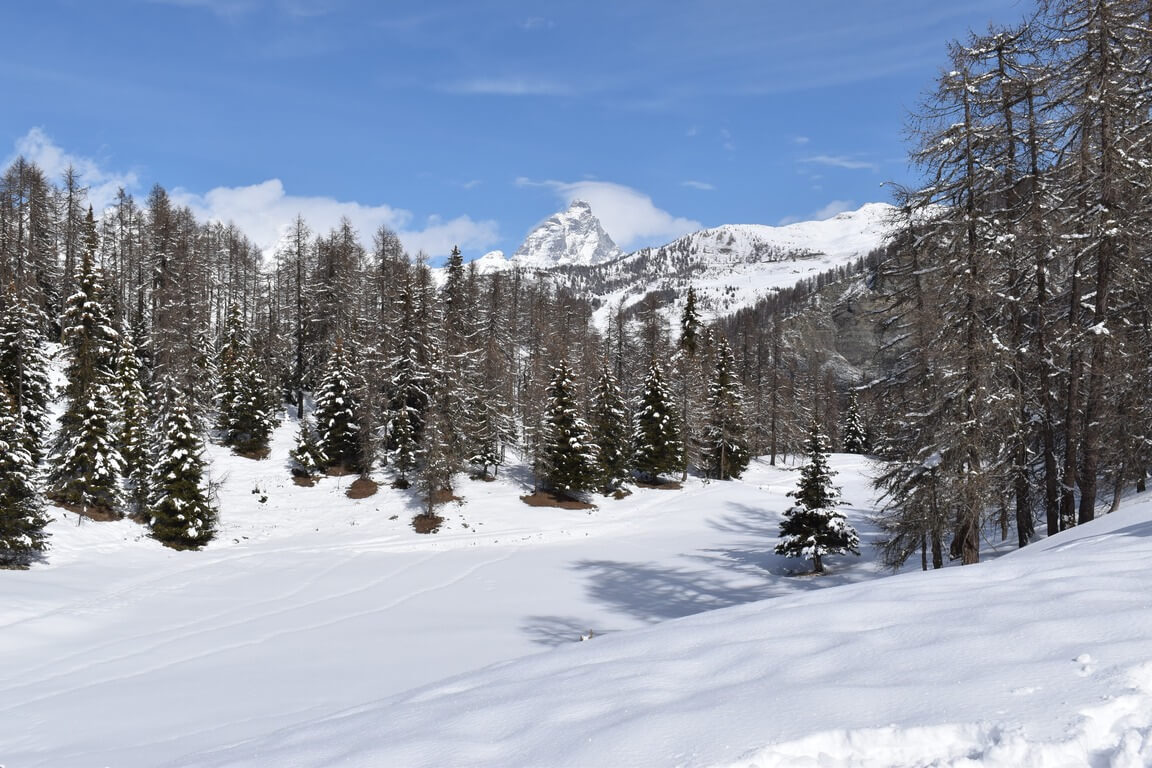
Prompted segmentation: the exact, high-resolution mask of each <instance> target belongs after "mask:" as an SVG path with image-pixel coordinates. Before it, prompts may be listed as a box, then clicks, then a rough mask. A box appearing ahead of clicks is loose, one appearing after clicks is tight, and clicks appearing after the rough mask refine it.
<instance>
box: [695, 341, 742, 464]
mask: <svg viewBox="0 0 1152 768" xmlns="http://www.w3.org/2000/svg"><path fill="white" fill-rule="evenodd" d="M734 369H735V361H734V360H733V358H732V350H731V348H729V346H728V342H727V341H725V340H724V339H723V338H721V339H720V342H719V344H718V345H717V348H716V369H715V372H714V374H713V377H712V383H711V384H710V385H709V387H708V422H707V424H706V425H705V427H704V434H703V436H702V439H701V452H700V456H701V463H702V465H703V470H704V473H705V475H707V476H708V477H713V478H716V479H718V480H730V479H732V478H734V477H740V475H742V474H743V473H744V469H745V468H746V467H747V466H748V461H749V460H750V459H751V452H750V451H749V450H748V442H747V438H746V432H747V428H746V426H745V422H744V398H743V396H742V394H741V392H740V383H739V382H738V381H737V380H736V375H735V370H734Z"/></svg>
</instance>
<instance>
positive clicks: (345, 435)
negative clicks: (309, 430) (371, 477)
mask: <svg viewBox="0 0 1152 768" xmlns="http://www.w3.org/2000/svg"><path fill="white" fill-rule="evenodd" d="M353 391H354V387H353V372H352V368H351V366H350V365H349V364H348V358H347V356H346V355H345V353H344V345H343V344H342V343H341V342H339V341H338V342H337V343H336V348H335V349H334V350H332V354H331V356H330V357H329V359H328V368H327V370H326V371H325V373H324V378H323V379H322V380H321V381H320V387H319V389H318V390H317V391H316V410H315V417H316V437H317V445H318V446H319V448H320V451H321V452H322V453H323V455H324V458H325V461H326V467H325V468H326V469H342V470H344V471H348V472H359V471H360V470H361V468H362V466H363V464H364V456H363V453H362V450H361V444H360V426H359V423H358V412H359V409H360V405H359V402H358V401H357V400H356V396H355V395H354V394H353Z"/></svg>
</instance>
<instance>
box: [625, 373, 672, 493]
mask: <svg viewBox="0 0 1152 768" xmlns="http://www.w3.org/2000/svg"><path fill="white" fill-rule="evenodd" d="M632 445H633V450H634V454H633V467H635V469H636V471H638V472H640V473H641V474H642V475H644V476H645V477H647V478H648V479H649V480H655V479H656V477H657V476H658V475H661V474H666V473H672V472H678V471H680V470H681V469H682V468H683V461H684V444H683V440H682V439H681V436H680V419H679V415H678V413H677V407H676V403H675V402H674V401H673V399H672V395H671V393H670V392H669V391H668V388H667V386H665V384H664V370H663V369H662V368H661V367H660V364H659V363H653V364H652V366H651V367H650V368H649V369H648V375H647V376H646V377H645V378H644V389H643V390H642V391H641V393H640V401H639V403H638V404H637V408H636V415H635V417H634V425H633V430H632Z"/></svg>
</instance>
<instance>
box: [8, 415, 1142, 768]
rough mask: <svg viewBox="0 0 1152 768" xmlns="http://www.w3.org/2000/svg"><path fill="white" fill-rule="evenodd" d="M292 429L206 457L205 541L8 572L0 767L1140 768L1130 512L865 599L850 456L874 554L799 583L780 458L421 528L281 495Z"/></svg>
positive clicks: (469, 494) (69, 546)
mask: <svg viewBox="0 0 1152 768" xmlns="http://www.w3.org/2000/svg"><path fill="white" fill-rule="evenodd" d="M292 433H293V425H292V424H291V423H290V422H289V423H286V424H285V426H284V427H282V428H281V429H280V430H279V431H278V432H277V434H276V444H275V446H274V451H273V457H274V458H273V459H270V460H266V461H263V462H253V461H248V460H244V459H239V458H235V457H231V456H227V455H226V454H225V453H224V452H222V451H221V450H220V449H217V448H213V449H212V452H213V456H214V459H215V462H214V475H215V477H216V479H219V480H223V483H224V484H223V488H222V491H221V499H222V505H223V510H222V529H221V532H220V536H219V539H218V540H217V541H216V542H215V543H214V544H213V545H212V546H211V547H209V548H208V549H207V550H205V551H203V552H173V551H169V550H166V549H164V548H162V547H160V546H159V545H157V544H156V543H155V542H153V541H151V540H149V539H147V538H145V537H144V536H143V535H142V530H141V529H140V528H139V527H137V526H135V525H133V524H131V523H128V522H122V523H105V524H98V523H93V522H90V521H85V522H83V523H82V524H80V525H77V520H76V518H75V516H72V515H67V516H65V515H64V514H63V513H61V512H59V511H57V512H56V516H57V518H58V519H57V522H56V523H54V524H53V526H52V533H53V540H52V543H53V550H52V551H51V553H50V555H49V560H48V562H47V563H46V564H42V565H39V566H37V567H35V568H34V569H32V570H30V571H26V572H0V590H2V594H3V595H4V599H3V600H2V601H0V765H4V766H6V768H28V767H31V766H51V767H52V768H68V767H69V766H86V767H87V766H110V767H112V768H132V767H133V766H141V767H142V766H149V767H151V766H158V765H167V764H173V765H184V766H214V765H219V766H224V765H228V766H239V765H243V766H276V768H287V767H289V766H415V765H429V766H431V765H436V766H448V765H493V766H497V765H499V766H510V765H579V766H586V765H661V766H663V765H748V766H751V765H757V766H761V768H764V766H776V765H781V766H783V765H789V766H791V765H811V766H850V765H851V766H871V765H876V766H881V765H884V766H888V765H907V766H913V765H955V766H962V765H997V766H999V765H1003V766H1009V765H1011V766H1023V765H1036V766H1055V765H1101V766H1105V765H1113V766H1125V767H1126V766H1135V765H1143V764H1146V763H1147V762H1148V761H1150V760H1152V735H1150V730H1149V726H1150V724H1152V522H1150V519H1152V507H1150V506H1149V504H1148V503H1147V502H1143V501H1141V502H1138V503H1132V504H1129V505H1127V506H1126V507H1125V508H1124V509H1122V510H1121V512H1119V513H1117V514H1115V515H1112V516H1109V517H1108V518H1106V519H1104V520H1102V521H1099V522H1097V523H1095V524H1093V525H1091V526H1086V527H1084V528H1082V529H1077V530H1075V531H1071V532H1069V533H1067V534H1063V535H1061V536H1058V537H1054V538H1052V539H1050V540H1048V541H1045V542H1043V543H1041V544H1038V545H1035V546H1033V547H1031V548H1029V549H1028V550H1026V551H1024V552H1022V553H1019V554H1012V555H1010V556H1008V557H1003V558H1001V559H999V560H998V561H996V562H993V563H989V564H985V565H981V566H978V567H974V568H964V569H959V568H955V569H948V570H946V571H944V572H939V573H929V574H918V573H909V574H904V575H900V576H896V577H892V578H884V579H881V580H876V577H879V576H883V575H884V572H883V571H882V570H881V569H880V568H879V566H878V565H877V564H876V563H875V562H874V560H873V559H872V554H873V553H872V551H871V550H870V548H868V546H867V542H868V541H870V540H871V539H872V538H873V537H874V535H875V534H874V531H873V530H872V529H871V528H870V527H869V526H868V525H867V522H866V517H867V514H868V513H869V511H870V509H871V504H872V501H871V493H870V491H869V490H868V483H867V479H866V477H865V472H866V470H867V466H866V460H863V459H860V458H859V457H852V456H837V457H834V461H833V465H834V466H835V467H836V468H837V469H838V470H839V471H840V473H841V474H840V476H839V478H838V479H839V480H840V481H842V482H841V484H842V485H843V487H844V495H845V499H846V500H847V501H848V502H849V505H848V506H847V507H846V508H845V511H846V514H847V516H848V518H849V520H850V521H852V522H853V523H854V524H856V525H857V526H858V527H859V528H860V530H861V533H862V539H863V541H864V544H865V546H864V550H863V551H864V556H863V557H861V558H853V557H833V558H830V560H829V567H830V568H831V570H832V573H831V574H829V575H827V576H822V577H818V578H815V577H811V576H803V575H800V576H797V575H794V574H795V572H796V571H797V570H800V569H803V568H804V567H805V566H804V564H803V563H801V562H799V561H794V560H786V559H784V558H780V557H777V556H775V555H772V554H771V550H772V546H773V545H774V543H775V536H776V532H777V526H778V522H779V518H780V513H781V512H782V511H783V510H784V509H785V508H786V507H787V506H788V502H789V500H788V499H787V498H786V497H785V493H786V492H787V491H788V490H790V489H791V488H792V487H793V486H794V483H795V478H796V472H795V471H794V470H793V469H792V468H791V467H788V468H772V467H768V466H766V465H765V464H764V463H759V462H758V463H755V464H754V465H753V467H752V468H751V469H750V471H749V472H748V474H747V475H746V477H745V479H744V480H743V481H738V482H732V483H715V482H714V483H708V484H704V483H702V482H700V481H698V480H690V481H689V482H688V483H687V484H686V486H685V488H684V489H683V490H678V491H676V490H654V489H641V490H638V491H637V492H636V493H635V494H633V495H632V496H631V497H629V498H627V499H623V500H619V501H616V500H600V501H599V507H598V508H597V509H595V510H590V511H584V510H561V509H555V508H544V507H530V506H527V505H525V504H523V503H521V502H520V501H519V499H518V497H519V496H520V495H521V494H523V493H525V492H527V490H528V489H527V488H526V483H527V482H528V478H527V476H526V475H525V474H524V473H523V472H522V470H519V469H517V468H515V467H513V468H510V470H509V471H508V472H506V473H503V476H502V477H501V478H500V479H499V480H497V481H495V482H491V483H484V482H479V481H469V480H462V481H461V483H460V488H459V493H460V495H461V496H462V497H463V499H464V501H463V503H461V504H452V505H449V506H448V507H446V508H445V514H446V517H447V523H446V525H445V527H444V528H443V529H442V530H441V531H440V532H439V533H437V534H433V535H420V534H416V533H415V532H413V531H412V529H411V527H410V526H409V521H410V519H411V517H412V515H413V514H414V513H415V512H416V511H417V505H416V503H415V502H414V501H413V500H412V499H411V498H410V497H409V496H408V495H407V494H406V493H405V492H400V491H394V490H392V489H389V488H386V487H383V488H381V489H380V492H379V493H377V494H376V495H375V496H371V497H369V498H365V499H360V500H353V499H349V498H347V497H346V496H345V491H346V490H347V487H348V484H349V480H350V478H343V479H339V478H327V479H324V480H323V481H321V483H320V484H319V485H318V486H316V487H315V488H299V487H296V486H294V485H293V484H292V483H291V481H290V480H289V478H288V473H287V471H286V469H285V467H284V463H283V457H284V456H285V455H286V452H287V449H288V447H289V444H290V442H291V437H292ZM770 598H773V599H770ZM715 609H722V610H715ZM694 614H698V615H694ZM589 634H591V635H592V637H591V639H590V640H589V641H588V642H581V641H580V638H581V636H588V635H589ZM934 761H935V762H934ZM1029 761H1031V762H1029ZM1109 761H1111V762H1109Z"/></svg>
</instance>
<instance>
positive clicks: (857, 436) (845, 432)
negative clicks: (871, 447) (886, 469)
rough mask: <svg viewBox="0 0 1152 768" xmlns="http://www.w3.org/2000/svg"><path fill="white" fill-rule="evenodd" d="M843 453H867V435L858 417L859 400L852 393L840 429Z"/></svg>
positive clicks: (861, 420)
mask: <svg viewBox="0 0 1152 768" xmlns="http://www.w3.org/2000/svg"><path fill="white" fill-rule="evenodd" d="M840 435H841V440H842V441H843V443H844V452H845V453H868V433H867V432H866V431H865V429H864V421H863V419H862V418H861V417H860V398H859V397H857V396H856V393H855V392H853V393H852V394H851V396H850V397H849V398H848V410H847V411H845V412H844V426H843V427H841V429H840Z"/></svg>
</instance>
